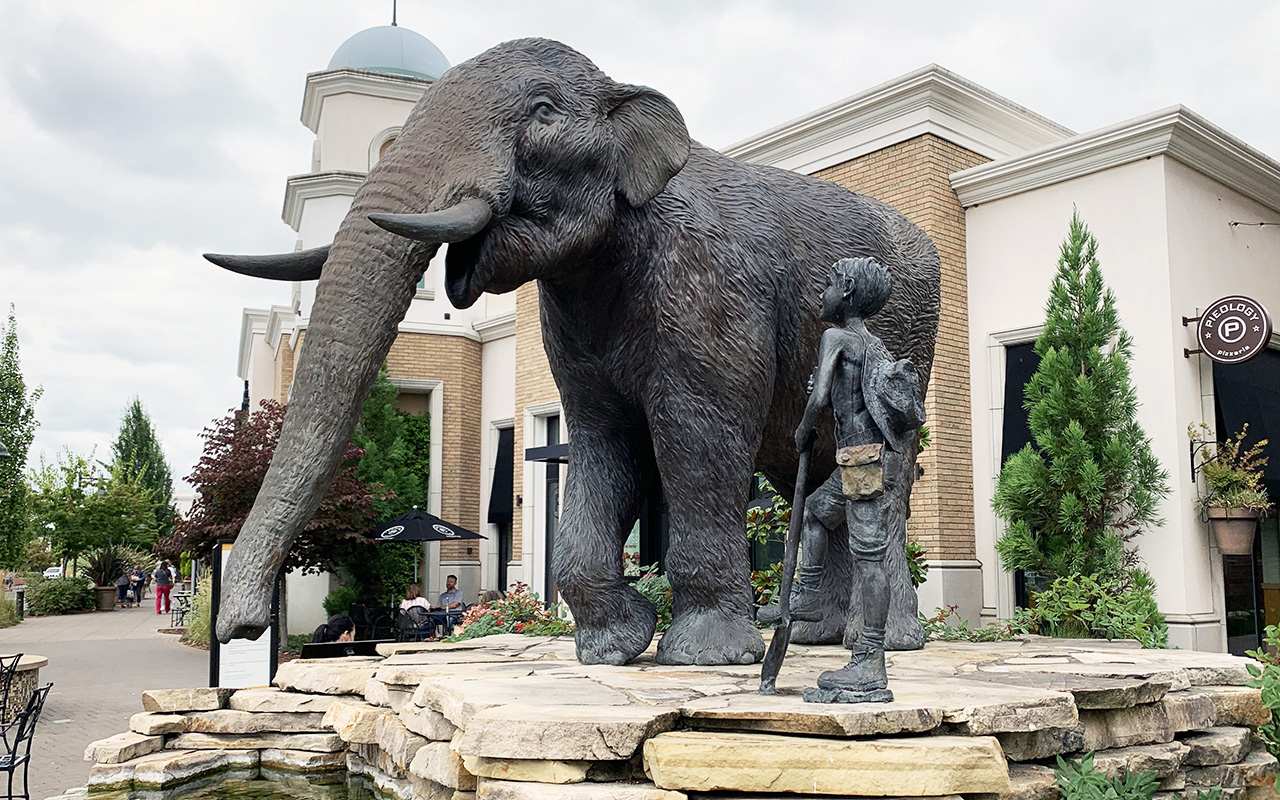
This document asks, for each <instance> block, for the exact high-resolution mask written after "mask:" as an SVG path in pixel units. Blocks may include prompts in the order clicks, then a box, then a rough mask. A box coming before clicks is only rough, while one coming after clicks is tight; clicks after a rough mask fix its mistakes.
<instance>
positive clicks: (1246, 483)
mask: <svg viewBox="0 0 1280 800" xmlns="http://www.w3.org/2000/svg"><path fill="white" fill-rule="evenodd" d="M1248 432H1249V426H1248V424H1246V425H1245V426H1244V427H1243V428H1241V429H1240V432H1239V433H1237V434H1236V435H1235V436H1232V437H1230V438H1228V439H1226V440H1224V441H1221V442H1217V443H1215V444H1210V445H1209V446H1207V447H1206V446H1203V445H1204V443H1206V442H1210V443H1212V442H1214V435H1213V431H1212V430H1210V429H1209V427H1208V426H1207V425H1205V424H1203V423H1201V424H1200V425H1199V426H1194V425H1193V426H1189V427H1188V429H1187V434H1188V435H1189V436H1190V437H1191V440H1192V442H1193V443H1194V444H1193V446H1195V445H1200V449H1199V450H1198V453H1199V461H1200V463H1199V465H1198V467H1197V469H1198V470H1199V472H1200V474H1201V475H1203V476H1204V486H1205V490H1204V492H1202V493H1201V495H1200V497H1199V498H1198V499H1197V501H1196V505H1197V507H1198V508H1199V509H1200V512H1201V514H1202V515H1203V517H1204V518H1205V519H1207V520H1208V521H1209V530H1210V532H1211V533H1213V538H1214V541H1215V542H1216V543H1217V545H1218V551H1219V552H1221V553H1223V554H1224V555H1230V556H1247V555H1249V554H1250V553H1252V552H1253V538H1254V533H1255V531H1256V529H1257V527H1258V518H1259V517H1261V516H1263V515H1264V514H1267V513H1269V512H1270V511H1271V500H1270V498H1269V497H1268V496H1267V490H1266V488H1265V487H1264V486H1263V485H1262V468H1263V467H1265V466H1266V465H1267V457H1266V456H1264V455H1263V452H1262V449H1263V448H1264V447H1265V446H1266V445H1267V440H1266V439H1262V440H1260V441H1258V442H1256V443H1255V444H1254V445H1253V446H1252V447H1249V448H1248V449H1245V437H1246V436H1247V435H1248Z"/></svg>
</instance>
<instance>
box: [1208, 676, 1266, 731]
mask: <svg viewBox="0 0 1280 800" xmlns="http://www.w3.org/2000/svg"><path fill="white" fill-rule="evenodd" d="M1192 691H1194V692H1197V693H1200V694H1203V695H1205V696H1207V697H1208V698H1209V699H1210V700H1211V701H1212V702H1213V707H1214V709H1215V710H1216V711H1217V724H1218V725H1219V726H1235V727H1250V728H1256V727H1258V726H1259V725H1265V724H1267V723H1268V722H1270V721H1271V712H1270V711H1268V710H1267V707H1266V706H1264V705H1263V704H1262V692H1261V691H1260V690H1258V689H1250V688H1247V687H1243V686H1201V687H1198V688H1196V689H1194V690H1192Z"/></svg>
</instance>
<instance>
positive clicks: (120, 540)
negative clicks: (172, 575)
mask: <svg viewBox="0 0 1280 800" xmlns="http://www.w3.org/2000/svg"><path fill="white" fill-rule="evenodd" d="M32 481H33V483H34V486H35V489H36V493H35V495H34V496H33V498H32V523H33V525H34V526H35V527H36V529H37V530H38V531H40V532H41V535H42V536H43V538H44V539H45V540H46V541H47V542H48V544H49V549H50V551H51V552H52V553H53V555H55V556H56V557H58V558H60V559H66V560H68V561H74V560H75V559H76V558H77V557H79V556H80V555H82V554H84V553H86V552H88V551H90V550H94V549H97V548H100V547H102V546H104V545H107V544H115V545H119V546H131V547H145V548H150V547H152V546H153V545H154V544H155V542H156V536H157V529H156V503H155V501H154V500H153V499H152V496H151V492H150V491H149V490H148V489H147V488H146V487H145V486H143V485H142V482H141V481H140V479H139V478H138V476H136V475H135V476H130V475H128V474H127V473H126V472H125V471H124V470H123V469H121V468H120V467H119V465H116V464H113V465H111V467H110V468H109V469H107V470H105V471H104V469H103V467H102V465H100V464H96V463H94V462H93V460H92V456H90V457H89V458H85V457H83V456H78V455H76V454H75V453H72V452H71V451H70V450H65V451H63V453H62V455H60V456H59V457H58V460H57V462H56V463H54V464H49V463H48V462H46V461H44V460H43V459H42V460H41V462H40V467H39V468H38V469H37V470H35V472H34V473H33V474H32Z"/></svg>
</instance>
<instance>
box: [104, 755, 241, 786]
mask: <svg viewBox="0 0 1280 800" xmlns="http://www.w3.org/2000/svg"><path fill="white" fill-rule="evenodd" d="M257 769H258V751H257V750H218V751H209V750H205V751H191V750H165V751H161V752H158V753H152V754H149V755H145V756H142V757H140V758H136V759H133V760H131V761H128V762H126V763H123V764H98V765H96V766H94V767H93V769H92V770H90V772H89V783H88V786H89V790H90V791H91V792H98V791H107V790H110V789H125V788H133V789H163V788H167V787H169V786H173V785H175V784H178V783H184V782H186V781H189V780H191V779H193V778H196V777H199V776H201V775H205V774H209V773H213V772H223V771H226V770H239V771H240V773H241V774H239V775H232V774H229V775H228V777H254V776H256V774H257Z"/></svg>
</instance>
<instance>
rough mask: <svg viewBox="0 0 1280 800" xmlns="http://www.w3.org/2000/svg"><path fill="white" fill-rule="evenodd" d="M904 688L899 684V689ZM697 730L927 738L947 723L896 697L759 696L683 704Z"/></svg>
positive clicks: (937, 711) (931, 708)
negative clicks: (857, 700) (851, 701)
mask: <svg viewBox="0 0 1280 800" xmlns="http://www.w3.org/2000/svg"><path fill="white" fill-rule="evenodd" d="M897 688H898V685H897V684H894V689H895V690H897ZM680 713H681V715H682V716H683V717H684V718H685V721H686V723H687V724H688V725H689V727H692V728H695V729H697V730H729V731H734V730H736V731H760V732H768V733H800V734H806V735H811V736H884V735H891V734H897V733H923V732H924V731H931V730H933V729H934V728H937V727H938V726H939V725H941V724H942V718H943V709H942V708H941V707H940V706H937V705H920V704H917V703H913V702H909V701H903V700H901V699H897V698H895V700H894V702H892V703H875V704H872V703H861V704H856V705H846V704H839V703H832V704H824V703H806V702H804V700H803V698H801V697H798V696H795V695H774V696H770V697H762V696H761V695H759V694H756V693H755V692H750V693H741V694H731V695H721V696H716V697H699V698H698V699H696V700H690V701H688V702H684V703H681V704H680Z"/></svg>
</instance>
